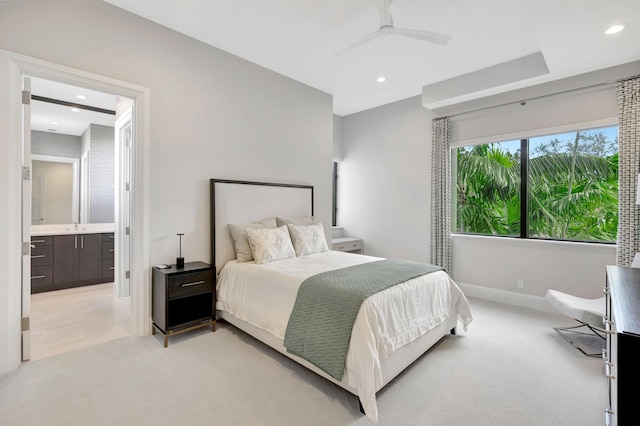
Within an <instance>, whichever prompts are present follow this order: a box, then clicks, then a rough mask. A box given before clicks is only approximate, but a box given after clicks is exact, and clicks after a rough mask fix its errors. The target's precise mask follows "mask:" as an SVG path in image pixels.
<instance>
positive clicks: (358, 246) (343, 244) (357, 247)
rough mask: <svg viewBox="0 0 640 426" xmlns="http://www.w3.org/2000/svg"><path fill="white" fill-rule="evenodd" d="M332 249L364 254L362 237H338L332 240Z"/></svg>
mask: <svg viewBox="0 0 640 426" xmlns="http://www.w3.org/2000/svg"><path fill="white" fill-rule="evenodd" d="M331 249H332V250H337V251H348V252H350V253H358V254H362V239H361V238H355V237H336V238H334V239H332V240H331Z"/></svg>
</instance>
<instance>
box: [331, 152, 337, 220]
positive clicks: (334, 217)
mask: <svg viewBox="0 0 640 426" xmlns="http://www.w3.org/2000/svg"><path fill="white" fill-rule="evenodd" d="M331 176H332V186H331V189H332V191H331V192H332V194H331V195H332V197H331V199H332V205H331V211H332V214H331V224H332V225H333V226H337V225H338V162H337V161H334V162H333V172H332V173H331Z"/></svg>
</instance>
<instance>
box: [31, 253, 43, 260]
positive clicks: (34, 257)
mask: <svg viewBox="0 0 640 426" xmlns="http://www.w3.org/2000/svg"><path fill="white" fill-rule="evenodd" d="M41 257H45V255H44V254H34V255H32V256H31V258H32V259H39V258H41Z"/></svg>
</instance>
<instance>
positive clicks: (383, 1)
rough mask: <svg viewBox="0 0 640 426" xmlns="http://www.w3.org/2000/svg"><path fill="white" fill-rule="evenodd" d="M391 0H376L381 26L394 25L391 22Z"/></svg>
mask: <svg viewBox="0 0 640 426" xmlns="http://www.w3.org/2000/svg"><path fill="white" fill-rule="evenodd" d="M389 3H391V0H376V4H377V6H378V16H380V28H382V27H384V26H388V25H393V23H392V22H391V11H390V10H389Z"/></svg>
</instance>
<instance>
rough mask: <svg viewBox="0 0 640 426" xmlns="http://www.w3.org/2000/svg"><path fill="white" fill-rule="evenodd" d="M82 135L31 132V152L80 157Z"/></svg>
mask: <svg viewBox="0 0 640 426" xmlns="http://www.w3.org/2000/svg"><path fill="white" fill-rule="evenodd" d="M81 145H82V141H81V138H80V136H72V135H60V134H57V133H50V132H39V131H37V130H33V131H32V132H31V154H36V155H50V156H53V157H67V158H80V155H81Z"/></svg>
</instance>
